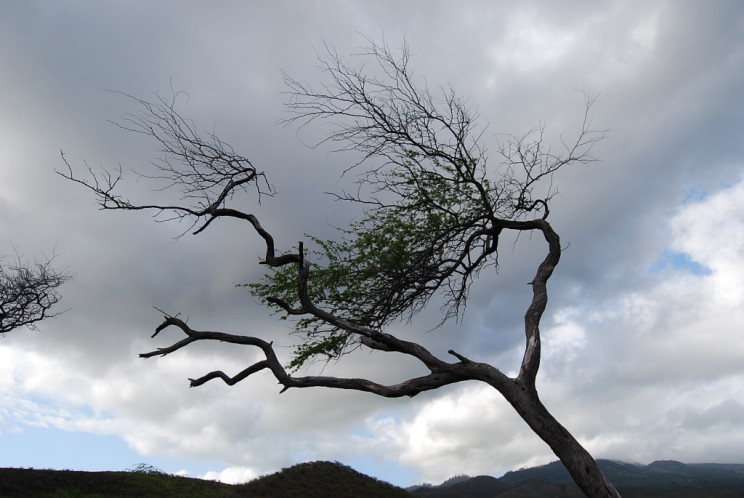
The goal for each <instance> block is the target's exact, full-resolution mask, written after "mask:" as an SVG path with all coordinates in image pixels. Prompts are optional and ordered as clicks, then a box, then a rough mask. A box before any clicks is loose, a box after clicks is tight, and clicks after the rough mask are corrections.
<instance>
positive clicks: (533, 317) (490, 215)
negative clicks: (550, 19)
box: [60, 43, 619, 497]
mask: <svg viewBox="0 0 744 498" xmlns="http://www.w3.org/2000/svg"><path fill="white" fill-rule="evenodd" d="M360 57H362V58H368V59H371V60H372V61H373V62H374V63H375V64H376V65H375V66H374V68H375V69H374V70H375V71H376V73H374V74H373V73H371V72H370V70H368V69H366V67H365V66H364V64H360V65H359V66H351V65H349V64H348V63H346V62H345V60H344V59H342V58H341V57H339V56H338V55H337V53H336V52H335V51H333V50H332V49H328V50H327V53H326V55H325V56H324V57H321V58H320V62H321V69H322V70H323V72H324V73H325V76H326V78H327V80H326V82H325V84H323V85H322V86H321V87H320V88H319V89H315V88H312V87H310V86H307V85H305V84H303V83H300V82H299V81H297V80H295V79H292V78H290V77H286V83H287V85H288V89H289V90H288V94H289V96H290V101H289V104H288V105H289V109H290V110H291V111H292V112H293V115H292V116H293V117H292V118H291V119H290V120H289V121H290V122H298V123H300V125H301V126H304V125H307V124H308V123H311V122H313V121H315V120H324V119H329V120H330V122H331V123H333V124H334V125H335V128H334V129H333V130H334V131H332V132H331V133H330V135H328V136H327V139H326V141H328V142H330V143H333V144H336V145H337V148H338V149H340V150H351V151H356V152H359V153H360V154H361V155H360V160H359V161H358V162H357V163H356V164H354V165H353V166H351V167H350V168H349V169H355V170H357V171H358V172H359V176H358V177H357V178H358V183H357V185H356V188H355V189H354V193H353V194H350V193H340V194H337V197H338V198H339V199H340V200H342V201H347V202H352V203H357V204H360V205H361V206H362V207H363V212H364V216H363V217H362V219H361V220H360V221H358V222H355V223H353V224H351V225H350V226H349V227H348V228H345V229H341V230H340V234H339V237H338V238H337V239H336V240H321V239H318V238H314V237H310V240H311V241H312V243H313V245H314V249H313V250H310V251H306V250H305V249H304V244H303V243H302V242H300V243H299V246H298V247H297V248H295V249H293V250H288V251H285V252H279V251H277V249H276V248H275V245H274V239H273V237H272V235H271V234H270V232H269V231H267V230H266V229H265V228H264V227H263V226H261V224H260V223H259V220H258V218H257V217H256V216H255V215H253V214H250V213H246V212H243V211H240V210H237V209H235V208H233V207H231V205H230V200H231V198H232V196H233V194H235V193H238V192H239V191H241V190H246V188H247V186H249V185H250V186H252V188H255V189H256V192H257V195H258V196H259V198H260V196H261V195H264V194H271V193H272V190H271V188H270V186H269V185H268V183H267V182H266V180H265V177H264V174H263V173H262V172H260V171H259V170H258V169H257V168H256V167H255V166H254V165H253V164H252V163H251V162H250V161H249V160H248V159H246V158H244V157H241V156H239V155H237V154H236V153H235V152H234V151H233V150H232V149H231V148H230V147H229V146H227V145H226V144H224V143H223V142H221V141H220V140H219V139H218V138H217V137H215V136H213V135H209V136H207V137H206V138H202V137H200V136H199V135H198V133H197V131H196V129H195V127H194V125H193V123H191V122H190V121H188V120H185V119H184V118H182V117H181V116H180V115H179V114H178V113H177V112H176V110H175V109H174V105H175V96H174V98H173V99H164V98H160V97H159V98H158V100H157V101H156V102H155V103H148V102H145V101H141V100H138V99H137V100H138V102H139V103H140V104H141V105H142V106H143V108H144V112H142V113H141V114H135V115H131V116H130V117H129V119H128V120H127V121H126V123H125V124H124V125H123V127H124V128H127V129H130V130H132V131H135V132H138V133H144V134H146V135H150V136H152V137H154V138H155V139H156V140H157V141H158V142H159V143H160V145H161V146H162V150H163V152H164V156H163V157H162V158H161V160H160V161H159V162H157V163H155V166H156V170H157V173H156V174H154V175H151V176H150V178H152V179H155V180H162V181H164V182H165V186H166V187H174V188H180V189H181V191H182V194H183V197H182V202H180V203H176V204H167V203H163V204H158V203H153V204H136V203H132V202H130V201H129V200H128V199H127V198H125V197H122V196H120V195H119V194H118V193H117V191H116V187H117V183H118V182H119V180H120V179H121V178H122V176H121V170H118V171H116V172H113V173H111V172H107V173H104V174H103V175H100V174H99V175H96V174H95V173H94V172H93V171H92V170H90V168H89V169H88V173H87V174H86V175H85V176H84V177H80V176H76V175H75V173H74V171H73V168H72V167H71V165H70V164H69V163H68V162H67V161H65V163H66V164H67V168H68V169H67V170H66V171H64V172H61V173H60V174H62V175H63V176H65V177H66V178H67V179H69V180H71V181H73V182H77V183H79V184H81V185H83V186H85V187H87V188H88V189H89V190H91V191H93V192H94V193H95V194H96V196H97V198H98V202H99V205H100V207H101V208H102V209H120V210H140V209H147V210H154V211H156V212H157V214H158V215H161V216H163V217H164V218H163V219H174V218H175V219H188V220H190V221H191V223H193V228H194V233H195V234H197V233H201V232H202V231H204V230H205V229H206V228H207V227H208V226H209V225H210V224H211V223H212V222H213V221H214V220H216V219H218V218H238V219H240V220H244V221H246V222H248V223H249V224H250V225H251V226H252V227H253V229H254V230H255V231H256V232H257V233H258V235H259V236H260V237H262V238H263V240H264V241H265V244H266V254H265V256H264V258H263V261H261V264H264V265H266V266H267V267H269V268H270V269H271V270H270V271H269V273H268V275H267V276H266V277H265V278H264V280H263V281H261V282H258V283H254V284H251V285H250V287H251V290H252V292H253V293H254V295H256V296H258V297H259V298H261V299H262V300H263V301H264V302H265V303H267V305H269V306H271V307H273V308H274V309H275V310H276V311H277V312H279V313H281V314H283V315H284V317H290V318H293V319H294V324H295V331H294V333H295V334H297V335H298V336H299V337H301V339H302V340H301V342H300V344H299V345H298V346H297V348H296V350H295V355H294V358H293V359H292V360H291V362H290V363H289V364H288V365H287V366H286V367H285V366H283V364H282V363H281V362H280V360H279V358H278V357H277V355H276V352H275V350H274V348H273V346H272V344H271V343H270V342H267V341H265V340H263V339H260V338H258V337H251V336H245V335H237V334H229V333H222V332H214V331H199V330H194V329H192V328H191V327H190V326H189V325H188V324H187V323H186V322H185V321H183V320H181V319H180V318H178V317H177V316H173V315H169V314H166V315H165V317H164V320H163V322H162V323H161V324H160V325H159V326H158V327H157V328H156V329H155V334H154V335H153V337H154V336H155V335H157V334H159V333H160V332H161V331H163V330H164V329H166V328H169V327H175V328H176V329H180V330H181V332H182V333H183V334H185V337H184V338H183V339H181V340H180V341H178V342H175V343H174V344H172V345H170V346H168V347H164V348H158V349H156V350H155V351H152V352H148V353H144V354H141V355H140V356H142V357H144V358H149V357H153V356H165V355H167V354H170V353H173V352H175V351H177V350H179V349H181V348H183V347H186V346H188V345H189V344H191V343H194V342H197V341H204V340H212V341H222V342H227V343H232V344H243V345H248V346H255V347H257V348H259V349H261V351H262V352H263V355H264V356H265V358H264V359H262V360H261V361H258V362H256V363H254V364H252V365H249V366H248V367H247V368H245V369H244V370H243V371H241V372H238V373H236V374H234V375H228V374H226V373H224V372H222V371H215V372H211V373H208V374H206V375H203V376H202V377H199V378H195V379H190V381H191V386H193V387H195V386H199V385H201V384H204V383H205V382H208V381H210V380H212V379H222V380H223V381H224V382H225V383H227V384H229V385H234V384H235V383H237V382H240V381H242V380H244V379H246V378H247V377H249V376H250V375H251V374H253V373H256V372H259V371H261V370H264V369H268V370H270V371H271V372H272V373H273V375H274V376H275V377H276V379H277V380H278V381H279V383H280V384H281V385H282V386H283V389H282V392H284V391H286V390H288V389H290V388H295V387H330V388H337V389H352V390H357V391H365V392H369V393H373V394H376V395H379V396H385V397H401V396H415V395H416V394H418V393H421V392H424V391H429V390H432V389H437V388H439V387H442V386H445V385H448V384H453V383H457V382H463V381H468V380H476V381H481V382H485V383H487V384H489V385H490V386H492V387H493V388H495V389H496V390H498V391H499V392H500V393H501V394H502V395H503V396H504V397H505V398H506V400H507V401H508V402H509V403H510V404H511V405H512V406H513V407H514V409H515V410H516V411H517V413H519V415H520V416H521V417H522V418H523V419H524V421H525V422H526V423H527V424H528V425H529V426H530V427H531V428H532V430H533V431H534V432H535V433H536V434H537V435H538V436H539V437H540V438H542V439H543V441H545V442H546V443H547V444H548V445H549V446H550V448H551V449H552V450H553V451H554V452H555V454H556V455H557V456H558V457H559V458H560V460H561V461H562V462H563V464H564V465H565V466H566V468H567V469H568V471H569V472H570V474H571V475H572V476H573V479H574V480H575V482H576V483H577V484H578V485H579V487H580V488H581V489H582V490H583V492H584V493H586V494H587V495H588V496H592V497H610V496H612V497H617V496H619V494H618V492H617V491H616V490H615V488H614V487H613V486H612V484H611V483H610V482H609V481H607V479H605V477H604V476H603V475H602V473H601V472H600V470H599V468H598V467H597V464H596V462H595V461H594V459H593V458H592V457H591V455H590V454H589V453H588V452H587V451H586V450H585V449H584V448H583V447H582V446H581V444H579V442H578V441H577V440H576V439H575V438H574V437H573V436H572V435H571V434H570V433H569V432H568V431H567V430H566V429H565V428H564V427H563V426H562V425H561V424H560V423H559V422H558V421H557V420H556V419H555V418H554V417H553V416H552V415H551V414H550V413H549V412H548V410H547V409H546V408H545V406H544V405H543V404H542V403H541V401H540V398H539V396H538V393H537V389H536V387H535V380H536V377H537V373H538V368H539V366H540V350H541V342H540V329H539V323H540V319H541V317H542V315H543V312H544V311H545V308H546V304H547V300H548V294H547V287H546V284H547V282H548V279H549V278H550V276H551V275H552V273H553V270H554V268H555V266H556V265H557V264H558V261H559V259H560V256H561V243H560V238H559V236H558V234H557V233H556V232H555V231H554V230H553V228H552V226H551V225H550V224H549V223H548V221H547V219H548V216H549V213H550V212H549V208H548V206H549V202H550V200H551V198H552V196H553V195H554V194H555V190H554V189H553V185H552V178H553V174H554V173H556V172H557V171H558V170H559V169H561V168H563V167H564V166H566V165H569V164H572V163H589V162H592V161H593V160H594V159H593V158H592V156H591V149H592V146H593V145H594V144H595V143H596V142H597V141H598V140H600V139H601V138H602V136H601V132H598V131H595V130H593V129H592V128H591V120H590V118H589V110H590V107H591V104H592V99H591V98H588V99H587V102H586V112H585V115H584V120H583V125H582V126H581V129H580V130H579V131H578V133H577V135H576V138H575V139H574V140H571V141H567V142H561V143H562V145H561V146H560V149H561V150H560V151H559V152H554V151H553V150H551V148H550V147H548V146H547V145H546V142H545V140H544V138H543V128H538V129H536V130H534V131H532V132H530V133H527V134H526V135H523V136H519V137H507V139H506V140H505V141H503V142H501V143H499V144H498V149H497V157H498V161H497V162H496V164H493V165H492V164H490V163H488V161H487V156H486V150H485V147H484V146H483V145H481V139H482V137H481V135H482V132H483V129H482V128H478V126H477V124H476V118H477V116H476V113H475V111H474V110H473V109H472V108H471V107H470V106H469V105H468V104H467V103H466V102H464V101H463V100H461V99H459V98H458V97H457V96H456V95H455V93H454V91H452V90H451V89H446V88H445V89H443V90H441V98H435V97H434V95H433V94H432V92H430V91H429V90H428V88H427V87H426V86H425V85H424V86H423V87H422V86H417V85H416V84H415V83H414V80H413V78H412V75H411V72H410V70H409V68H408V55H407V51H406V50H405V49H404V50H403V52H402V55H401V56H400V57H395V56H394V55H393V54H392V53H391V51H390V50H389V49H388V48H387V47H386V46H379V45H376V44H374V43H372V44H371V45H370V48H369V50H368V51H367V52H366V53H363V54H360ZM505 231H512V232H516V233H525V232H529V233H534V232H536V233H538V234H541V235H542V237H543V238H544V240H545V243H546V246H547V251H546V255H545V257H544V259H543V260H542V261H541V262H539V264H537V271H536V273H535V277H534V279H533V280H532V281H531V282H530V285H531V287H532V301H531V303H530V304H529V306H528V308H527V311H526V314H525V316H524V332H525V352H524V357H523V360H522V363H521V367H520V369H519V374H518V375H517V376H516V377H514V378H512V377H509V376H507V375H505V374H504V373H502V372H501V371H500V370H499V369H497V368H496V367H494V366H492V365H489V364H486V363H481V362H479V361H477V360H476V359H471V358H467V357H465V356H463V355H462V354H460V353H457V352H456V351H454V350H450V351H449V354H450V355H451V356H452V359H454V360H455V361H448V359H443V358H439V357H437V356H435V355H434V354H432V353H431V352H430V351H428V350H427V349H426V348H425V347H424V346H422V345H421V344H418V343H414V342H410V341H406V340H404V339H401V338H399V337H397V336H395V335H393V334H392V333H391V332H390V328H391V325H392V324H394V323H396V322H397V321H399V320H400V319H401V318H411V317H412V316H413V315H414V314H415V313H416V312H418V311H420V310H422V309H423V308H424V307H425V306H426V305H427V303H429V301H430V299H431V298H432V296H434V295H438V296H442V297H443V298H444V299H443V302H444V305H443V308H442V317H443V319H442V322H444V321H445V320H447V319H448V318H453V317H457V316H459V314H460V313H461V312H462V311H463V310H464V307H465V305H466V301H467V297H468V290H469V288H470V284H471V283H472V281H473V280H474V279H475V278H476V277H477V276H478V275H479V274H480V272H481V271H482V270H483V269H485V268H486V267H496V266H497V263H498V259H497V256H498V249H499V239H500V237H501V235H502V233H505ZM361 347H366V348H370V349H372V350H376V351H382V352H397V353H402V354H405V355H408V356H410V357H412V358H415V359H416V360H418V361H420V362H421V363H422V364H423V365H424V366H425V367H426V368H427V369H428V371H429V373H428V374H427V375H424V376H421V377H416V378H412V379H408V380H405V381H403V382H401V383H399V384H394V385H383V384H380V383H377V382H375V381H373V380H368V379H361V378H339V377H333V376H298V375H295V374H296V371H297V369H298V368H299V367H301V366H302V365H304V364H305V363H306V362H308V361H312V360H316V359H326V360H328V359H341V358H342V357H343V355H344V354H346V353H348V352H349V351H351V350H353V349H355V348H361ZM450 360H451V359H450Z"/></svg>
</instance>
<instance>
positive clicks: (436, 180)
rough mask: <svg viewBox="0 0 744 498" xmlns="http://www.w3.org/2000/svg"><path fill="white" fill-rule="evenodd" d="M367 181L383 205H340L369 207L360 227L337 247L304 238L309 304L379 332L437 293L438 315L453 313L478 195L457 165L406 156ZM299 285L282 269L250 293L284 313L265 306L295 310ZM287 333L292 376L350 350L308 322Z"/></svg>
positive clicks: (343, 234)
mask: <svg viewBox="0 0 744 498" xmlns="http://www.w3.org/2000/svg"><path fill="white" fill-rule="evenodd" d="M371 175H372V176H367V177H366V178H365V180H364V182H365V183H367V184H368V185H371V186H372V187H374V188H375V189H376V191H377V192H378V193H380V194H381V195H384V196H386V197H387V199H388V200H386V201H383V200H380V199H376V200H374V201H371V202H369V201H362V200H360V199H358V198H348V197H347V198H346V200H350V201H356V202H364V203H365V205H366V206H367V208H368V209H367V210H366V211H365V212H364V216H363V217H362V219H361V220H359V221H356V222H354V223H351V224H350V225H349V226H348V227H346V228H340V229H339V234H340V237H339V238H338V239H336V240H322V239H319V238H317V237H313V236H311V235H307V237H309V239H310V240H311V242H312V246H313V248H312V249H311V250H310V252H309V253H308V254H307V256H306V260H307V261H310V262H311V263H309V264H310V267H309V273H308V280H307V292H308V296H309V298H310V299H311V301H312V302H313V303H314V304H315V305H316V306H318V307H319V308H321V309H324V310H326V311H328V312H330V313H332V314H334V315H335V316H337V317H339V318H343V319H345V320H348V321H350V322H353V323H354V324H356V325H359V326H364V327H369V328H376V329H379V328H381V327H383V326H385V325H386V324H389V323H390V322H392V321H395V320H397V319H400V318H405V317H409V318H410V316H412V315H413V314H415V313H416V312H417V311H419V310H420V309H421V308H423V307H424V306H425V305H426V303H427V302H428V300H429V299H430V297H431V296H432V294H433V293H434V292H436V291H437V290H438V289H440V288H441V287H442V286H443V285H444V286H445V288H446V289H447V290H448V292H450V293H451V294H452V298H451V299H450V304H452V308H451V309H449V310H447V313H445V314H446V315H447V316H449V315H448V314H456V312H457V309H456V308H457V307H458V306H459V305H460V303H461V299H462V298H463V296H462V294H463V289H464V288H463V285H462V283H457V284H453V283H452V282H451V281H452V280H453V279H454V280H456V279H458V278H459V279H462V278H468V276H469V275H468V274H466V272H465V271H464V268H465V267H466V266H467V265H468V264H469V262H471V261H472V259H473V258H472V257H471V255H470V252H471V251H473V250H480V251H481V252H482V251H483V248H484V247H485V237H483V240H481V239H479V238H477V237H472V234H473V233H474V232H476V231H478V230H482V229H483V228H484V227H485V226H486V225H487V223H488V215H489V208H488V205H487V203H484V202H483V198H482V195H481V193H480V192H479V191H478V189H477V188H476V186H475V185H474V184H473V183H472V182H467V181H463V178H462V174H461V173H460V172H458V170H457V168H456V167H455V166H453V165H451V164H448V163H445V164H442V163H440V162H439V161H438V160H437V159H436V158H422V157H420V156H419V155H418V154H416V153H413V152H410V153H408V154H407V155H406V157H404V158H402V159H401V161H399V162H398V163H396V164H395V167H390V168H386V169H381V170H377V171H373V172H372V173H371ZM481 185H483V183H481ZM474 241H479V242H478V243H475V242H474ZM297 285H298V268H297V266H296V265H287V266H283V267H280V268H276V269H273V271H271V272H270V273H269V274H268V275H267V276H266V277H265V278H264V279H263V280H262V281H261V282H259V283H256V284H250V285H249V287H250V288H251V291H252V293H253V294H254V296H257V297H258V298H259V299H261V300H263V301H264V302H265V303H267V304H268V305H269V306H273V307H274V308H275V309H276V310H277V311H279V312H282V311H284V310H283V308H282V307H281V306H278V305H276V304H274V303H271V302H270V301H269V300H267V298H278V299H281V300H282V301H283V302H285V303H287V304H288V305H289V306H291V307H293V308H295V309H300V308H301V306H300V302H299V296H298V291H297ZM287 317H288V315H287V314H286V313H284V314H283V316H282V318H284V319H286V318H287ZM295 329H296V331H297V332H298V333H299V334H300V335H301V336H302V337H303V343H302V344H300V345H299V346H297V347H296V350H295V357H294V359H293V361H292V362H291V363H290V367H292V368H298V367H300V366H301V365H303V364H304V363H305V362H306V361H308V360H311V359H313V358H317V357H320V358H323V357H324V358H326V359H327V360H330V359H333V358H338V357H339V356H341V355H342V354H343V353H345V352H348V351H349V350H350V349H351V347H353V346H354V345H356V344H358V342H357V340H356V338H355V337H352V335H350V334H349V332H348V331H346V330H342V329H339V328H338V327H335V326H333V325H329V324H328V323H326V322H324V321H323V320H321V319H320V318H318V317H315V316H312V315H302V316H301V317H300V318H299V319H297V321H296V323H295Z"/></svg>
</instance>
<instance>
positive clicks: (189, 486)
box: [0, 460, 744, 498]
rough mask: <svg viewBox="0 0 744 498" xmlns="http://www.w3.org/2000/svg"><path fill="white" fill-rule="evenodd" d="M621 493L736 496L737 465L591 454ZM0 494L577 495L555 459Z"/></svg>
mask: <svg viewBox="0 0 744 498" xmlns="http://www.w3.org/2000/svg"><path fill="white" fill-rule="evenodd" d="M598 463H599V466H600V468H601V469H602V471H603V472H604V473H605V475H607V477H608V478H609V479H610V480H611V481H612V482H613V483H614V484H615V486H616V487H617V488H618V490H619V491H620V493H621V494H622V495H623V497H624V498H641V497H644V498H645V497H648V498H734V497H738V498H741V497H744V465H740V464H683V463H680V462H675V461H668V460H666V461H658V462H653V463H652V464H650V465H634V464H629V463H622V462H613V461H609V460H599V461H598ZM0 496H2V497H15V496H49V497H53V496H54V497H71V496H74V497H76V498H92V497H99V498H100V497H102V496H105V497H122V498H123V497H133V496H147V497H166V496H168V497H172V496H178V497H189V496H193V497H243V498H259V497H261V498H289V497H291V498H397V497H402V498H403V497H408V498H412V497H416V496H418V497H423V498H495V497H498V498H579V497H582V496H583V495H582V494H581V492H580V491H579V489H578V488H577V487H576V485H575V484H573V482H572V480H571V478H570V477H569V475H568V472H567V471H566V469H565V468H564V467H563V465H562V464H561V463H559V462H553V463H550V464H548V465H543V466H541V467H534V468H530V469H523V470H517V471H514V472H508V473H507V474H505V475H504V476H503V477H501V478H499V479H497V478H495V477H491V476H478V477H472V478H470V477H467V476H456V477H455V478H452V479H449V480H447V481H445V483H443V484H442V485H439V486H429V485H427V486H422V487H418V488H415V489H413V491H412V493H409V492H408V491H407V490H403V489H401V488H398V487H395V486H393V485H392V484H388V483H386V482H383V481H380V480H378V479H374V478H372V477H369V476H366V475H364V474H361V473H359V472H357V471H355V470H354V469H352V468H350V467H348V466H346V465H343V464H340V463H338V462H312V463H302V464H299V465H295V466H293V467H290V468H286V469H283V470H282V471H280V472H277V473H275V474H271V475H267V476H264V477H261V478H258V479H255V480H253V481H251V482H248V483H245V484H236V485H230V484H223V483H219V482H212V481H204V480H201V479H192V478H186V477H177V476H172V475H167V474H159V473H142V472H137V471H132V472H78V471H70V470H33V469H0Z"/></svg>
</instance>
